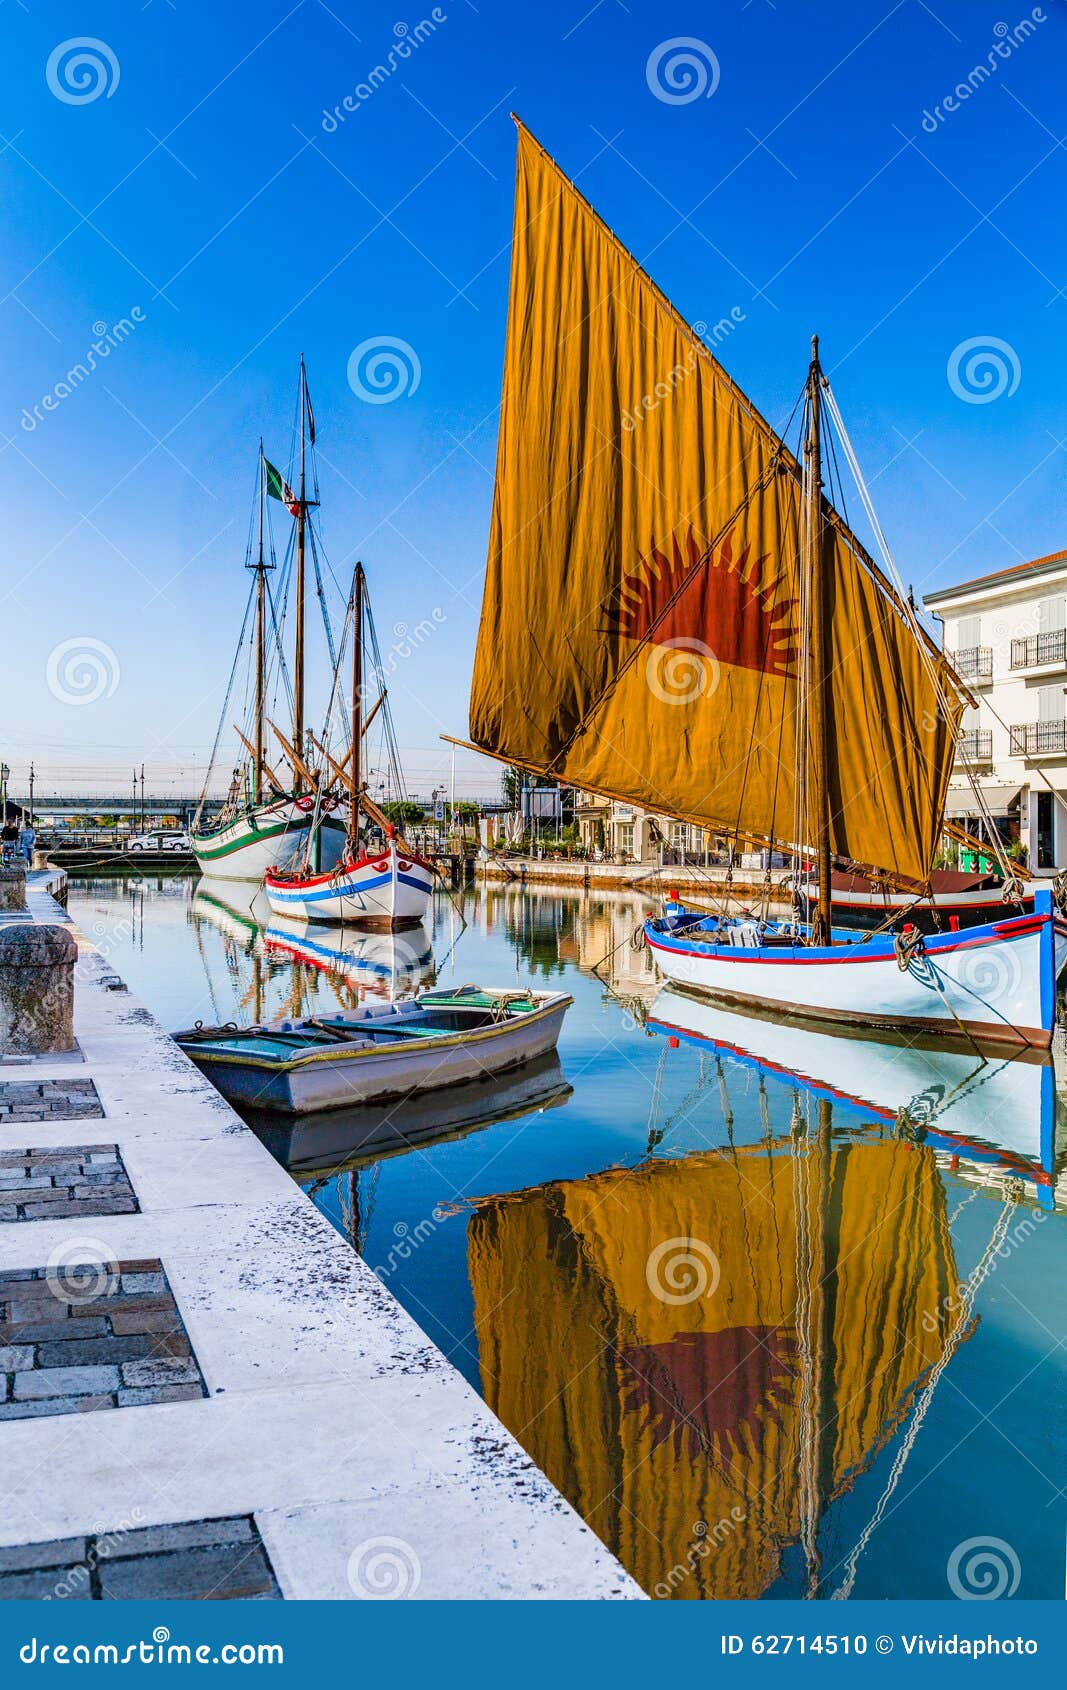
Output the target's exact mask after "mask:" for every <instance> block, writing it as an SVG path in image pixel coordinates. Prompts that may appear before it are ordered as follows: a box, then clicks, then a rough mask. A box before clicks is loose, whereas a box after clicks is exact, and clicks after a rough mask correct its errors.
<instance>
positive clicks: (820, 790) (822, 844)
mask: <svg viewBox="0 0 1067 1690" xmlns="http://www.w3.org/2000/svg"><path fill="white" fill-rule="evenodd" d="M821 411H822V370H821V369H820V367H819V337H818V335H812V337H811V363H810V365H809V367H808V435H807V439H806V441H805V442H804V470H805V477H804V502H805V522H804V541H805V544H804V550H805V554H806V555H805V559H804V566H805V569H806V571H807V576H808V582H809V597H808V603H809V606H810V611H809V614H810V619H811V626H810V628H809V630H808V632H809V636H810V640H811V666H810V670H809V674H808V698H807V722H808V740H809V744H808V759H809V767H810V770H811V790H810V803H809V817H808V818H805V819H806V821H807V825H808V826H809V827H810V829H811V835H812V845H813V846H814V848H815V858H816V863H817V868H818V875H819V907H818V910H817V912H816V913H815V919H814V920H813V921H812V924H811V942H812V944H815V945H827V944H829V943H830V929H831V926H832V914H831V902H832V892H831V888H830V870H831V862H830V801H829V792H828V780H827V769H828V763H829V755H828V753H829V733H828V728H829V724H828V721H827V715H828V712H827V707H826V694H827V686H826V681H827V672H828V669H829V662H828V658H829V638H828V629H827V626H826V623H827V593H826V530H825V525H824V523H823V511H822V429H821V423H822V416H821Z"/></svg>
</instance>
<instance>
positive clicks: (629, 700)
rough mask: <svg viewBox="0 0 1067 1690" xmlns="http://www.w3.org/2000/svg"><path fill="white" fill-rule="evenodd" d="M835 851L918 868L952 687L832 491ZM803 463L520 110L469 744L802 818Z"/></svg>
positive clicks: (732, 807) (779, 821)
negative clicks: (836, 506)
mask: <svg viewBox="0 0 1067 1690" xmlns="http://www.w3.org/2000/svg"><path fill="white" fill-rule="evenodd" d="M827 519H828V520H827V527H826V563H825V575H826V579H827V592H826V604H825V617H826V621H825V623H824V626H828V629H829V651H830V670H831V675H830V679H829V683H828V695H827V696H828V708H829V716H830V746H829V760H828V768H827V788H828V801H829V808H830V837H831V846H832V849H833V851H834V852H835V853H836V854H838V855H839V856H843V857H848V858H851V859H853V860H854V861H856V862H859V863H865V864H871V865H874V866H877V867H880V868H885V869H889V870H891V871H896V872H897V873H899V874H902V875H910V876H912V877H914V878H916V879H919V880H924V879H925V877H926V875H927V873H928V871H929V868H930V866H931V863H932V859H933V856H934V852H935V849H936V845H937V839H938V832H939V827H940V822H941V818H942V812H943V809H944V801H945V795H946V791H947V786H948V778H949V773H950V771H951V765H952V757H953V750H954V745H955V738H956V733H957V729H958V725H959V719H960V715H961V712H962V702H961V700H960V697H959V693H958V690H957V688H956V686H955V685H954V683H953V680H952V676H951V673H950V671H949V670H948V668H947V665H946V664H945V662H944V660H943V659H942V658H941V657H940V656H939V655H938V654H937V653H936V652H935V651H934V650H933V648H932V647H930V646H929V645H928V644H926V643H925V642H924V641H922V640H921V639H920V638H919V637H917V634H916V631H915V628H914V627H913V625H912V623H911V621H910V620H909V615H908V612H907V609H906V607H905V606H904V605H903V604H902V603H901V601H900V600H899V599H898V598H897V596H896V595H895V593H894V592H893V590H892V589H891V588H890V587H889V585H888V583H887V582H886V581H885V579H884V578H883V577H881V576H880V575H879V574H878V572H877V571H876V570H875V568H874V565H873V564H872V563H871V561H870V560H869V559H868V558H867V557H866V555H865V554H864V553H863V551H862V548H861V547H860V546H859V543H858V542H857V541H856V540H855V539H854V538H853V536H852V535H851V534H850V533H849V532H848V530H847V529H846V528H845V526H844V524H843V523H842V522H841V521H840V519H839V518H838V517H837V516H836V513H834V512H832V511H831V510H830V508H829V507H827ZM802 522H803V496H802V477H801V470H800V467H799V465H798V464H797V462H796V460H795V459H794V458H793V456H792V455H791V454H790V453H789V451H788V450H787V449H786V448H785V446H784V445H783V443H782V442H781V441H780V440H779V439H778V437H777V436H776V435H775V433H774V431H773V430H772V429H771V428H770V427H769V426H768V425H767V424H766V423H765V422H764V420H763V419H762V418H761V417H760V416H759V414H758V413H757V412H756V411H755V410H754V408H753V407H752V406H751V405H750V403H749V402H748V400H747V399H746V398H745V396H744V395H743V394H742V393H741V391H740V390H739V389H738V388H737V387H736V386H735V385H734V383H733V382H732V381H731V380H730V379H729V377H728V376H727V375H726V374H725V372H724V371H723V370H722V368H721V366H720V365H719V364H718V363H717V362H716V361H715V359H714V358H712V356H711V355H710V353H709V352H708V350H707V348H706V347H705V345H704V344H703V342H702V341H701V340H700V339H699V338H698V336H697V335H696V334H695V333H694V332H693V331H692V330H690V329H689V328H688V327H687V326H686V325H685V323H683V322H682V320H681V319H680V318H679V317H678V315H677V314H676V313H675V312H674V311H673V310H672V308H671V307H670V305H669V304H668V303H667V301H666V300H665V299H664V297H663V295H662V294H660V293H659V291H658V290H657V289H656V287H655V286H654V285H653V283H652V282H651V281H650V280H649V278H648V277H647V276H646V275H645V273H644V271H643V270H642V269H641V268H640V266H639V265H638V264H637V263H636V262H635V260H634V259H633V258H632V257H630V255H629V254H628V253H626V252H625V251H624V249H623V248H622V247H621V246H620V245H619V243H618V242H617V241H616V240H615V238H614V236H613V235H612V234H611V232H610V231H609V230H608V229H607V227H606V226H605V225H604V224H603V223H602V222H601V221H600V219H599V218H598V217H597V216H596V214H595V213H594V212H593V211H592V210H591V208H590V207H589V206H588V205H587V203H586V202H585V201H584V200H583V199H582V197H581V195H580V194H579V193H578V191H577V190H576V189H575V187H574V186H573V184H572V183H571V182H569V181H568V179H567V178H566V177H565V176H564V175H563V174H562V173H561V172H560V171H559V169H558V168H557V166H556V165H555V164H554V163H553V162H552V160H551V159H550V158H548V156H547V155H546V154H545V153H544V152H543V150H542V149H541V148H540V147H539V145H538V144H537V142H536V141H535V140H534V139H533V137H532V136H531V135H530V134H529V133H528V131H526V130H525V129H523V128H522V127H521V126H520V128H519V149H518V173H517V183H516V196H515V227H514V246H513V253H512V271H511V295H510V305H509V320H508V338H507V352H506V359H505V369H504V382H503V395H502V403H501V417H500V438H499V447H498V457H497V474H496V493H495V499H494V505H493V517H492V529H491V535H490V544H489V563H488V572H487V577H486V585H485V597H484V601H483V607H482V620H481V628H480V632H479V639H478V649H477V656H476V661H475V670H474V680H473V686H472V696H471V710H470V716H471V737H472V739H473V740H474V742H475V743H476V744H477V745H478V746H480V747H481V748H482V749H484V750H486V751H488V752H490V753H492V754H493V755H496V756H499V757H503V758H505V759H507V760H508V761H512V762H516V763H519V764H523V765H525V766H527V767H529V768H532V769H534V770H539V771H542V772H547V773H550V774H553V775H555V776H557V777H558V778H560V779H561V780H564V781H566V782H568V783H572V784H574V785H576V786H584V787H587V788H589V789H591V790H594V791H599V792H602V793H605V794H607V795H609V796H612V797H616V798H621V799H623V800H626V801H629V802H635V803H638V804H640V805H642V806H644V807H645V808H647V809H650V810H655V811H661V812H666V813H667V814H670V815H675V816H679V817H682V818H684V819H687V820H691V821H695V822H698V823H700V824H702V825H707V826H710V827H712V828H717V829H719V830H720V831H723V832H738V833H742V834H749V835H753V836H756V837H757V838H761V839H767V840H780V841H792V842H795V843H810V842H811V840H810V837H807V838H805V837H803V836H802V835H798V833H797V817H798V793H797V769H798V767H803V766H804V765H803V759H804V756H805V755H806V753H805V751H804V749H803V747H802V746H801V744H800V740H799V724H800V720H801V712H800V698H801V678H802V666H803V663H804V660H805V646H806V642H805V637H804V627H805V614H806V613H805V612H804V608H803V604H802V600H803V598H804V590H803V586H802V570H801V562H800V558H801V545H802Z"/></svg>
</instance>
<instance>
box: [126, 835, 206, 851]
mask: <svg viewBox="0 0 1067 1690" xmlns="http://www.w3.org/2000/svg"><path fill="white" fill-rule="evenodd" d="M126 849H127V851H187V852H191V851H192V849H193V843H192V840H191V839H190V838H189V835H188V834H187V833H137V834H134V836H133V838H132V839H129V840H127V842H126Z"/></svg>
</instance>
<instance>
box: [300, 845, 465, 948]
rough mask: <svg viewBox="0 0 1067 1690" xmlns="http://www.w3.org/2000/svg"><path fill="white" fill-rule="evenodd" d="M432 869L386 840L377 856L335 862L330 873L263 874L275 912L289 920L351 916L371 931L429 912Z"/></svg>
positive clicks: (421, 917)
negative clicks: (383, 848)
mask: <svg viewBox="0 0 1067 1690" xmlns="http://www.w3.org/2000/svg"><path fill="white" fill-rule="evenodd" d="M433 883H434V871H433V869H432V868H431V866H430V864H429V863H427V862H424V861H423V860H422V858H421V857H416V856H408V855H405V854H404V853H403V852H402V851H400V850H399V849H398V848H397V845H396V842H395V840H391V841H390V843H389V845H388V847H387V849H386V850H385V851H383V852H381V853H380V854H379V855H377V856H364V857H361V858H360V859H359V861H358V862H354V863H350V862H346V863H342V864H339V865H338V866H337V867H336V868H335V870H334V871H333V873H332V874H318V875H306V876H296V875H286V874H284V873H281V874H274V873H269V874H268V875H267V876H266V890H267V897H268V899H269V900H270V907H271V909H272V910H273V911H274V913H275V915H280V916H287V917H289V918H290V919H291V920H293V919H295V920H303V921H334V922H351V923H352V924H353V926H356V927H365V928H368V929H370V930H371V931H372V932H373V931H388V930H389V929H392V928H398V927H415V926H417V925H418V924H419V922H421V921H423V920H424V918H425V917H426V915H427V913H428V912H429V908H430V901H431V899H432V897H433Z"/></svg>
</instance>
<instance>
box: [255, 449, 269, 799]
mask: <svg viewBox="0 0 1067 1690" xmlns="http://www.w3.org/2000/svg"><path fill="white" fill-rule="evenodd" d="M265 497H266V470H265V469H264V467H263V437H262V435H261V436H260V441H259V558H258V561H257V563H256V749H255V767H254V769H253V771H252V802H253V804H261V803H262V802H263V764H264V762H265V761H266V745H265V743H264V734H265V731H266V720H265V718H266V709H267V687H266V668H267V632H266V609H267V604H266V600H267V593H266V581H267V566H266V562H265V560H264V557H263V501H264V499H265Z"/></svg>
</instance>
